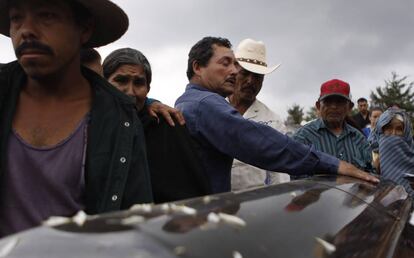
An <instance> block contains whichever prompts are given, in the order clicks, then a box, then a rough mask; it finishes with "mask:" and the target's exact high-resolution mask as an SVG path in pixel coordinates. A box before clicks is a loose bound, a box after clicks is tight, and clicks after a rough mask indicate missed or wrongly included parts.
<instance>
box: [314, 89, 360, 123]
mask: <svg viewBox="0 0 414 258" xmlns="http://www.w3.org/2000/svg"><path fill="white" fill-rule="evenodd" d="M316 108H317V109H318V111H319V113H320V115H321V117H322V119H323V120H324V121H325V122H327V123H329V124H334V125H338V124H342V123H343V122H344V121H345V118H346V116H347V115H348V113H349V112H350V111H351V108H352V106H351V103H350V101H349V100H347V99H345V98H343V97H341V96H329V97H326V98H324V99H323V100H321V101H318V102H317V103H316Z"/></svg>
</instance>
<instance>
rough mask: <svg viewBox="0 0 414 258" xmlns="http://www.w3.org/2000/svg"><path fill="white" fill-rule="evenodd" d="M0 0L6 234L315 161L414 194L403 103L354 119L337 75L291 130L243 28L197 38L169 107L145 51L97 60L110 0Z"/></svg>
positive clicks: (120, 22) (248, 181)
mask: <svg viewBox="0 0 414 258" xmlns="http://www.w3.org/2000/svg"><path fill="white" fill-rule="evenodd" d="M0 7H1V8H0V33H1V34H3V35H5V36H7V37H10V38H11V41H12V44H13V47H14V49H15V54H16V57H17V60H16V61H14V62H12V63H9V64H4V65H1V66H0V118H1V123H0V149H1V152H0V153H1V156H0V175H1V180H0V184H1V187H0V220H1V221H2V223H1V224H0V236H5V235H8V234H12V233H15V232H18V231H21V230H24V229H27V228H30V227H33V226H36V225H39V224H40V223H41V222H42V221H43V220H45V219H47V218H48V217H50V216H57V215H59V216H72V215H73V214H74V213H76V212H77V211H78V210H85V211H86V212H87V213H88V214H97V213H102V212H108V211H115V210H120V209H127V208H129V207H130V206H132V205H133V204H137V203H163V202H169V201H175V200H181V199H185V198H190V197H196V196H203V195H207V194H213V193H221V192H226V191H231V190H242V189H247V188H250V187H256V186H263V185H269V184H275V183H282V182H287V181H289V180H291V179H295V178H299V177H308V176H311V175H314V174H318V173H324V174H333V175H336V174H339V175H347V176H352V177H356V178H359V179H363V180H366V181H370V182H373V183H377V182H379V179H378V175H379V174H380V175H381V177H382V178H384V179H390V180H393V181H395V182H397V183H399V184H401V185H403V186H404V187H406V190H407V192H408V193H410V194H412V192H413V191H412V189H411V188H410V185H409V184H408V181H407V180H406V179H405V177H404V173H409V172H410V167H412V164H414V163H413V162H414V153H413V149H412V144H413V143H412V130H411V124H410V119H409V118H408V116H407V114H406V113H405V112H404V111H403V110H401V109H398V108H392V109H389V110H387V111H385V112H384V113H382V110H381V109H372V110H371V111H370V112H368V106H367V101H366V99H360V100H358V102H357V103H358V107H359V109H360V113H359V114H358V115H357V116H356V117H354V119H353V120H349V116H348V115H349V112H350V110H351V109H352V107H353V105H354V103H353V102H352V99H351V97H350V85H349V84H348V83H346V82H344V81H342V80H338V79H333V80H330V81H327V82H325V83H323V84H322V86H321V88H320V95H319V96H317V97H316V99H317V101H316V108H317V110H318V113H319V118H318V119H316V120H314V121H312V122H310V123H309V124H307V125H305V126H304V127H302V128H301V129H299V130H298V131H297V132H296V133H295V134H294V135H293V137H289V136H287V135H285V134H284V132H285V130H286V129H285V127H284V125H283V123H282V122H281V120H280V118H279V116H278V115H276V114H275V113H274V112H272V111H271V110H270V109H269V108H268V107H267V106H266V105H265V104H264V103H262V102H261V101H259V100H258V99H257V98H256V97H257V95H258V93H259V92H260V90H261V88H262V85H263V81H264V77H265V75H266V76H268V75H269V74H270V73H272V72H273V71H275V70H276V69H277V68H278V66H279V65H274V66H270V65H269V64H268V60H267V54H266V47H265V45H264V43H263V42H260V41H256V40H253V39H245V40H243V41H241V42H240V44H238V46H237V48H236V50H235V52H233V50H232V44H231V43H230V41H229V40H228V39H225V38H220V37H205V38H202V39H201V40H199V41H198V42H197V43H196V44H195V45H194V46H193V47H192V48H191V49H190V51H189V55H188V67H187V71H186V73H187V77H188V81H189V83H188V85H187V86H186V89H185V92H184V93H183V94H182V95H181V96H180V97H179V98H178V99H177V100H176V103H175V108H172V107H168V106H166V105H164V104H162V103H161V102H160V101H158V100H155V99H150V98H148V97H147V95H148V92H149V91H150V89H151V81H152V78H153V76H156V75H153V74H152V70H151V65H150V62H149V60H148V59H147V58H146V57H145V55H144V54H143V53H141V52H140V51H139V50H136V49H133V48H122V49H117V50H115V51H113V52H112V53H110V54H109V55H108V56H107V57H106V58H105V59H104V60H103V62H102V60H101V57H100V55H99V53H98V52H97V51H96V50H94V48H96V47H99V46H103V45H106V44H109V43H112V42H114V41H116V40H117V39H118V38H120V37H121V36H122V35H123V34H124V33H125V32H126V31H127V29H128V17H127V15H126V14H125V12H124V11H123V10H122V9H121V8H119V7H118V6H117V5H115V4H114V3H112V2H111V1H108V0H94V1H86V0H76V1H72V0H57V1H46V0H18V1H8V0H0ZM107 14H111V19H108V18H107ZM101 63H102V64H101ZM183 72H184V71H183ZM349 121H355V122H356V123H351V122H349ZM376 121H378V122H377V123H375V122H376ZM355 124H357V126H356V127H354V126H355ZM367 124H369V125H370V127H369V128H367V129H369V130H367V131H365V129H364V133H365V136H364V133H363V132H362V128H366V125H367ZM358 125H359V126H360V127H359V128H357V127H358ZM367 138H368V139H369V140H367ZM392 153H401V155H399V156H398V160H396V159H395V157H394V156H393V155H392ZM373 155H374V161H373ZM396 164H397V165H398V166H397V165H396ZM375 174H377V175H375Z"/></svg>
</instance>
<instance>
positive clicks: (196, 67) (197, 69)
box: [193, 60, 201, 76]
mask: <svg viewBox="0 0 414 258" xmlns="http://www.w3.org/2000/svg"><path fill="white" fill-rule="evenodd" d="M193 71H194V74H195V75H198V76H200V75H201V66H200V64H199V63H198V62H197V61H196V60H194V61H193Z"/></svg>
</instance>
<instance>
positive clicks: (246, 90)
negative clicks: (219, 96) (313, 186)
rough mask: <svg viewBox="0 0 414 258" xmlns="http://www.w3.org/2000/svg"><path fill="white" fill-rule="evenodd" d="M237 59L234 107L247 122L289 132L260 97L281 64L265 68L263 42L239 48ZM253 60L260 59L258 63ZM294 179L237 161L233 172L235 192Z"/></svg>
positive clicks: (247, 41)
mask: <svg viewBox="0 0 414 258" xmlns="http://www.w3.org/2000/svg"><path fill="white" fill-rule="evenodd" d="M235 56H236V58H237V60H238V62H239V65H240V71H239V72H238V74H237V76H236V84H235V88H234V92H233V94H232V95H230V96H229V101H230V104H231V105H232V106H233V107H234V108H235V109H237V111H239V113H240V114H241V115H242V116H243V117H244V118H246V119H249V120H252V121H255V122H258V123H261V124H265V125H268V126H271V127H272V128H274V129H276V130H278V131H279V132H282V133H285V132H286V127H285V125H284V124H283V122H282V120H281V119H280V117H279V116H278V115H277V114H275V113H274V112H273V111H272V110H270V109H269V108H268V107H267V106H266V105H265V104H263V103H262V102H261V101H259V100H258V99H257V98H256V96H257V94H259V92H260V90H261V89H262V85H263V80H264V76H265V75H266V74H270V73H272V72H273V71H275V70H276V69H277V68H278V67H279V66H280V64H279V65H275V66H273V67H264V66H262V65H260V64H261V63H266V60H267V58H266V47H265V45H264V43H263V42H261V41H255V40H253V39H245V40H242V41H241V42H240V44H239V45H238V47H237V50H236V53H235ZM250 60H257V61H258V62H260V63H254V62H251V61H250ZM289 180H290V177H289V175H288V174H285V173H274V172H269V171H265V170H262V169H260V168H256V167H254V166H250V165H248V164H246V163H244V162H241V161H239V160H237V159H235V160H234V161H233V165H232V169H231V189H232V190H241V189H246V188H250V187H255V186H263V185H270V184H277V183H283V182H288V181H289Z"/></svg>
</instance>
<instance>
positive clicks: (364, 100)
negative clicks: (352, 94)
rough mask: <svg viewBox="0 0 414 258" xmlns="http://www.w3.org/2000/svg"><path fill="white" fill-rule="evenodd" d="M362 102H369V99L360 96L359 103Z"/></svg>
mask: <svg viewBox="0 0 414 258" xmlns="http://www.w3.org/2000/svg"><path fill="white" fill-rule="evenodd" d="M360 102H368V100H367V99H366V98H359V99H358V100H357V103H360Z"/></svg>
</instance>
